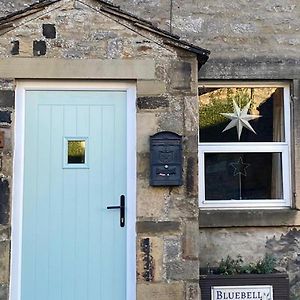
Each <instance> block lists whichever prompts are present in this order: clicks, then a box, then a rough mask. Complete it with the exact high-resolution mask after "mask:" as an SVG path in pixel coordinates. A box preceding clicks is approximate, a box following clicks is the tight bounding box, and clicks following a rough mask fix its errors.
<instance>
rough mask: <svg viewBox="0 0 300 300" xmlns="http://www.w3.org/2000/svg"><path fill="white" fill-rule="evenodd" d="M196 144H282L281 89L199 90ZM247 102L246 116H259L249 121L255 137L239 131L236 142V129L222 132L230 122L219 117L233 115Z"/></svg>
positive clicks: (251, 132) (252, 134) (246, 130)
mask: <svg viewBox="0 0 300 300" xmlns="http://www.w3.org/2000/svg"><path fill="white" fill-rule="evenodd" d="M199 102H200V105H199V127H200V142H238V141H241V142H283V141H284V139H285V137H284V114H283V88H276V87H251V88H248V87H242V88H236V87H230V88H226V87H222V88H200V89H199ZM234 102H235V103H236V104H237V105H238V107H239V108H241V109H242V108H243V107H245V106H246V105H247V104H248V103H249V102H250V106H249V110H248V114H249V115H253V116H255V115H256V116H261V117H259V118H256V119H251V120H249V124H250V125H251V127H252V128H253V129H254V131H255V133H254V132H253V131H251V130H249V129H247V128H245V127H244V128H243V131H242V134H241V136H240V140H239V138H238V134H237V130H236V128H231V129H229V130H226V131H224V128H226V126H227V125H228V124H229V122H230V120H229V119H228V118H226V117H225V116H224V115H222V114H224V113H225V114H231V113H233V112H234Z"/></svg>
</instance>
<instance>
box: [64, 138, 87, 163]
mask: <svg viewBox="0 0 300 300" xmlns="http://www.w3.org/2000/svg"><path fill="white" fill-rule="evenodd" d="M85 143H86V142H85V141H84V140H77V141H76V140H73V141H68V164H84V163H85V148H86V145H85Z"/></svg>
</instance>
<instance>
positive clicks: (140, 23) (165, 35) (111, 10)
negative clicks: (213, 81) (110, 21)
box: [0, 0, 210, 66]
mask: <svg viewBox="0 0 300 300" xmlns="http://www.w3.org/2000/svg"><path fill="white" fill-rule="evenodd" d="M60 1H62V0H39V1H38V2H36V3H33V4H31V5H29V6H28V7H26V8H25V9H22V10H19V11H16V12H13V13H11V14H8V15H7V16H5V17H2V18H0V30H1V29H5V28H10V27H13V22H14V21H16V20H18V19H21V18H24V17H26V16H29V15H31V14H33V13H36V12H40V11H42V10H43V9H45V8H46V7H48V6H50V5H52V4H54V3H57V2H60ZM96 1H97V2H98V3H99V4H100V10H101V11H103V12H105V13H107V14H110V15H113V16H115V17H118V18H120V19H123V20H126V21H127V22H130V23H131V24H133V25H134V26H135V27H137V28H139V29H140V30H146V31H149V32H151V33H154V34H156V35H158V36H159V37H160V38H162V40H163V42H164V43H165V44H167V45H170V46H173V47H177V48H181V49H183V50H186V51H188V52H192V53H195V54H196V55H197V58H198V62H199V65H200V66H201V65H203V64H204V63H205V62H206V61H207V60H208V57H209V54H210V51H209V50H206V49H203V48H201V47H198V46H196V45H194V44H191V43H189V42H186V41H184V40H181V39H180V37H179V36H178V35H174V34H171V33H170V32H168V31H166V30H162V29H160V28H158V27H156V26H154V25H153V24H152V23H151V22H149V21H147V20H144V19H142V18H140V17H137V16H135V15H133V14H131V13H129V12H127V11H124V10H122V9H121V8H120V7H119V6H117V5H114V4H111V3H108V2H106V1H103V0H96ZM78 2H82V1H81V0H78Z"/></svg>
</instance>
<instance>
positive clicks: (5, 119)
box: [0, 111, 11, 124]
mask: <svg viewBox="0 0 300 300" xmlns="http://www.w3.org/2000/svg"><path fill="white" fill-rule="evenodd" d="M0 123H9V124H10V123H11V112H10V111H0Z"/></svg>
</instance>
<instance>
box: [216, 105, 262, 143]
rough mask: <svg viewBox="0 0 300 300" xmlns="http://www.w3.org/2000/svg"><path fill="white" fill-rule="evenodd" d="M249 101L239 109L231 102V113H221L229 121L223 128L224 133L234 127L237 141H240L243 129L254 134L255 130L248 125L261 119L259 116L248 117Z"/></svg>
mask: <svg viewBox="0 0 300 300" xmlns="http://www.w3.org/2000/svg"><path fill="white" fill-rule="evenodd" d="M250 104H251V101H249V102H248V103H247V104H246V105H245V106H244V107H242V108H240V107H239V106H238V105H237V104H236V102H235V101H234V100H233V108H234V112H233V113H221V115H222V116H224V117H226V118H228V119H230V120H231V121H230V123H229V124H228V125H227V126H226V127H225V128H224V130H223V131H222V132H224V131H227V130H229V129H231V128H233V127H236V130H237V134H238V139H239V140H240V138H241V134H242V131H243V127H245V128H247V129H248V130H251V131H252V132H254V133H255V134H256V132H255V130H254V129H253V128H252V126H251V125H250V123H249V121H250V120H254V119H257V118H260V117H262V116H261V115H248V110H249V107H250Z"/></svg>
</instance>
